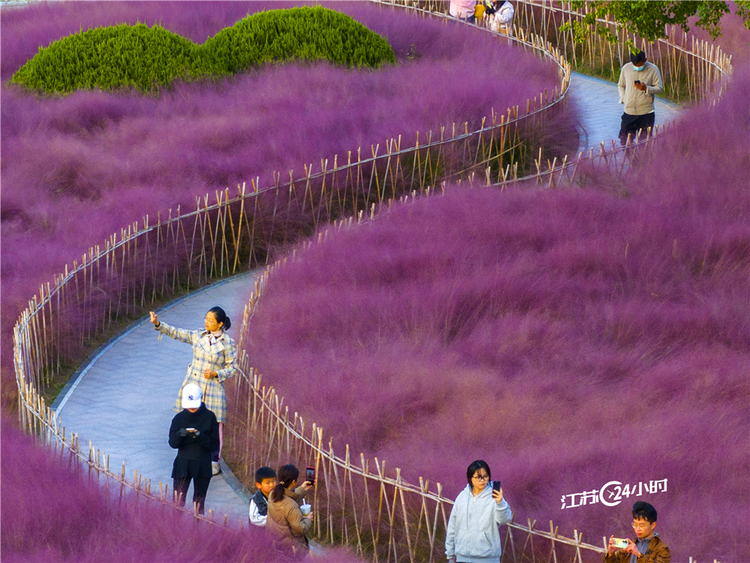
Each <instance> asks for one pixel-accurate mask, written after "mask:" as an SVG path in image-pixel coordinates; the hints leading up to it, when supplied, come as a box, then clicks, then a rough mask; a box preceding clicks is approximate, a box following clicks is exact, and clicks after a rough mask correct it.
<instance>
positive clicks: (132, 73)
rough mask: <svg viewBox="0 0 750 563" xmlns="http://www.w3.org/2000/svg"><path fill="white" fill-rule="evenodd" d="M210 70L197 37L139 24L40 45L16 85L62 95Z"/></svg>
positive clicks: (152, 86) (150, 84) (154, 84)
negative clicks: (191, 38)
mask: <svg viewBox="0 0 750 563" xmlns="http://www.w3.org/2000/svg"><path fill="white" fill-rule="evenodd" d="M207 72H208V68H206V66H205V63H204V61H203V59H202V58H201V57H200V56H199V54H198V50H197V47H196V45H195V44H194V43H193V42H192V41H190V40H188V39H185V38H183V37H180V36H179V35H177V34H175V33H172V32H171V31H167V30H166V29H164V28H162V27H160V26H158V25H155V26H154V27H151V28H149V27H148V26H146V25H144V24H141V23H139V24H136V25H132V26H131V25H126V24H122V25H116V26H112V27H99V28H95V29H89V30H88V31H84V32H79V33H75V34H73V35H70V36H68V37H65V38H64V39H61V40H59V41H55V42H54V43H52V44H50V46H49V47H47V48H44V47H40V48H39V52H37V54H36V55H35V56H34V58H32V59H31V60H30V61H28V62H27V63H26V64H25V65H23V66H22V67H21V68H20V69H18V71H17V72H16V73H15V74H14V75H13V78H12V79H11V83H16V84H22V85H24V86H26V87H27V88H33V89H35V90H45V91H47V92H56V93H60V94H66V93H69V92H73V91H74V90H78V89H87V88H102V89H105V90H109V89H113V88H118V87H122V86H125V87H129V86H132V87H135V88H138V89H139V90H142V91H144V92H148V91H155V90H158V88H159V87H160V86H162V85H168V84H171V83H172V81H173V80H174V79H175V78H183V79H189V78H196V77H198V76H202V75H204V74H207Z"/></svg>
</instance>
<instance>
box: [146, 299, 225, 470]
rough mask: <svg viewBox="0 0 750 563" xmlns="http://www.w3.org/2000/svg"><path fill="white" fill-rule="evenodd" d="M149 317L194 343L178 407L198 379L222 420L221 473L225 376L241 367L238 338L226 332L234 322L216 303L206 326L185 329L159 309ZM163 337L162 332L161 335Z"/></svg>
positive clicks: (205, 398) (205, 397) (215, 463)
mask: <svg viewBox="0 0 750 563" xmlns="http://www.w3.org/2000/svg"><path fill="white" fill-rule="evenodd" d="M149 316H150V318H149V320H150V321H151V322H152V323H153V324H154V328H155V329H156V330H158V331H159V332H160V333H162V334H166V335H167V336H169V337H170V338H174V339H175V340H179V341H180V342H186V343H188V344H191V345H192V346H193V361H192V362H190V365H189V366H188V369H187V375H185V381H183V382H182V387H180V391H179V392H178V393H177V402H176V403H175V410H176V411H178V412H179V411H181V410H182V404H181V397H182V390H183V389H184V388H185V385H187V384H188V383H195V384H196V385H197V386H198V387H200V389H201V391H202V393H203V402H204V403H205V404H206V408H207V409H208V410H210V411H212V412H213V413H214V414H215V415H216V420H217V421H218V422H219V447H218V450H217V451H215V452H214V453H213V456H212V461H211V466H212V473H213V474H214V475H216V474H218V473H219V471H220V469H219V460H220V459H221V448H222V446H223V445H224V421H225V420H226V418H227V396H226V393H225V392H224V380H225V379H228V378H230V377H232V376H233V375H234V373H235V372H236V371H237V348H236V346H235V343H234V340H233V339H232V338H231V337H230V336H228V335H227V334H226V332H225V331H226V330H227V329H228V328H229V327H230V326H232V322H231V321H230V320H229V317H227V314H226V313H225V312H224V309H222V308H221V307H213V308H212V309H210V310H209V311H208V312H207V313H206V316H205V318H204V319H203V323H204V326H205V330H185V329H183V328H176V327H173V326H171V325H168V324H167V323H163V322H160V321H159V319H158V317H157V316H156V313H154V312H153V311H150V312H149ZM159 338H160V339H161V334H160V335H159Z"/></svg>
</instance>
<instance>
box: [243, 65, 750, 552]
mask: <svg viewBox="0 0 750 563" xmlns="http://www.w3.org/2000/svg"><path fill="white" fill-rule="evenodd" d="M748 87H750V77H749V76H748V73H745V72H737V73H736V74H735V77H734V82H733V84H732V85H731V87H730V88H729V90H728V91H727V93H726V94H725V95H724V97H723V98H722V99H721V101H720V102H719V103H718V104H717V106H716V107H715V108H711V107H708V106H701V107H698V108H695V109H693V110H691V111H690V112H689V113H688V114H687V115H686V116H685V117H683V118H682V120H681V123H680V124H679V125H678V126H677V127H676V128H675V130H674V131H673V132H672V133H671V134H670V135H669V136H668V137H666V138H665V139H663V140H662V141H660V145H659V146H658V147H656V148H655V149H654V152H653V153H652V154H648V153H647V154H644V155H642V157H641V158H640V160H639V162H638V163H637V164H635V165H634V167H633V168H632V169H631V170H630V171H629V172H628V175H626V176H625V177H624V178H620V177H616V176H615V175H613V174H612V173H610V172H609V171H606V170H602V171H598V172H596V173H590V179H589V182H588V183H587V184H586V185H587V186H589V188H587V189H581V188H580V187H579V186H577V185H576V186H567V187H564V188H562V189H560V190H555V191H539V190H535V189H529V188H519V189H516V190H511V191H508V192H498V191H493V190H488V189H460V188H452V189H450V188H449V189H448V191H447V193H446V195H445V196H442V197H439V196H438V197H433V198H430V199H427V200H422V201H419V202H417V203H413V204H411V205H407V206H402V207H397V208H394V210H393V211H391V212H388V213H385V214H384V215H382V216H381V217H379V218H378V220H376V221H373V222H370V223H366V224H365V225H364V226H362V227H358V228H354V229H351V230H347V231H342V232H339V233H337V234H336V235H334V236H331V237H330V238H329V240H328V241H326V242H324V243H322V244H315V245H313V246H312V247H311V248H310V249H309V250H306V251H305V252H304V253H303V255H302V256H303V258H302V259H301V260H299V261H296V262H293V263H290V264H287V265H286V266H284V267H283V268H281V269H280V270H279V271H278V273H276V274H275V275H274V277H273V278H272V280H271V283H270V285H269V290H268V292H267V294H266V296H265V297H264V298H263V300H262V301H261V303H260V306H259V308H258V311H257V313H256V315H255V317H254V319H253V321H252V324H251V327H250V332H249V334H248V336H249V338H250V342H249V345H248V350H247V351H248V354H249V357H250V358H252V363H253V365H254V366H255V367H257V368H258V369H259V371H260V372H261V373H262V374H263V375H264V382H266V383H269V384H271V385H274V386H275V387H276V388H277V389H278V391H279V392H280V394H281V395H282V396H284V397H285V398H286V401H287V404H290V405H294V408H295V410H296V411H299V412H300V414H301V415H302V416H303V417H304V418H305V419H306V420H308V421H309V420H312V421H315V422H316V423H317V424H318V425H320V426H322V427H323V428H325V431H326V434H327V435H328V436H331V437H333V438H334V447H336V448H337V451H338V452H339V453H343V451H344V445H345V444H349V445H350V446H351V447H352V448H353V451H354V452H357V451H362V452H364V453H365V455H367V456H368V457H374V456H377V457H379V458H380V459H385V460H387V461H388V464H389V466H390V467H400V468H402V470H403V471H402V474H403V475H404V476H405V477H406V479H407V480H409V481H411V482H417V477H418V476H420V475H421V476H423V477H425V478H426V479H430V481H431V482H435V481H438V482H441V483H443V485H444V491H445V492H446V494H447V495H448V496H455V495H456V494H457V493H458V492H459V490H460V488H461V487H463V486H465V484H466V483H465V478H464V475H465V469H466V466H467V465H468V463H469V462H471V461H472V460H474V459H477V458H483V459H486V460H487V461H488V462H489V463H490V466H491V467H492V470H493V476H496V477H498V478H500V479H502V481H503V487H504V490H505V495H506V497H507V499H508V501H509V502H510V504H511V506H512V507H513V509H514V513H515V515H516V516H515V518H516V521H517V522H526V518H531V519H536V520H537V521H540V522H546V521H548V520H553V521H554V522H555V524H556V525H558V526H560V533H562V534H563V535H567V536H569V537H570V536H572V530H573V529H577V530H579V531H583V532H584V533H585V537H584V540H585V541H588V542H589V543H593V544H600V542H601V540H600V538H602V537H603V536H609V535H615V536H620V537H622V536H623V535H624V536H632V531H631V530H630V528H629V524H630V506H631V505H632V503H633V502H634V501H635V500H639V499H640V500H646V501H649V502H651V503H653V504H654V505H655V506H656V508H657V510H658V511H659V515H660V519H659V524H660V526H659V532H660V534H661V536H662V538H663V539H664V540H665V541H666V542H667V544H668V545H669V546H670V547H671V549H672V553H673V557H674V559H675V560H680V561H683V560H687V559H688V558H689V557H695V558H698V559H705V560H712V559H714V558H715V559H718V560H721V561H742V560H743V559H744V557H745V554H746V553H747V552H748V551H749V550H750V538H748V536H747V523H748V520H747V506H748V505H749V504H750V480H748V473H747V467H748V460H749V458H750V440H748V436H750V421H749V420H748V417H747V406H748V404H749V403H750V381H749V380H748V373H750V352H749V351H750V330H749V329H750V307H748V303H749V302H750V299H749V297H748V289H747V281H748V278H749V277H750V224H749V223H748V221H747V218H748V217H750V192H748V189H747V177H748V170H750V133H749V132H750V113H749V112H748V107H747V99H746V92H747V89H748ZM302 382H304V384H302ZM355 457H356V453H355ZM663 479H666V480H667V490H666V491H659V492H656V491H654V492H651V493H643V494H642V496H641V497H640V498H636V497H634V496H630V497H628V498H624V499H623V500H622V502H621V503H620V504H619V505H617V506H615V507H609V506H606V505H604V504H602V503H600V502H598V501H597V502H595V503H588V504H587V505H586V506H577V507H574V508H571V507H570V501H569V502H568V504H567V507H565V505H564V504H563V503H562V501H561V499H562V498H563V497H565V496H566V495H571V494H573V493H581V492H584V491H591V490H597V491H598V490H599V489H600V488H601V487H602V486H603V485H604V484H605V483H607V482H609V481H613V480H617V481H620V482H621V483H622V484H623V485H625V484H637V483H639V482H641V483H647V484H649V483H650V482H651V481H656V480H663ZM568 498H570V497H568ZM687 514H692V515H695V517H694V518H690V517H689V518H685V515H687Z"/></svg>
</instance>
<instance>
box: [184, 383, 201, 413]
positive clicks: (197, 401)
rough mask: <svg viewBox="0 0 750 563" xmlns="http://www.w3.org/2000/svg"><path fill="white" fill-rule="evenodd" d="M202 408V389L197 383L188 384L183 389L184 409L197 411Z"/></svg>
mask: <svg viewBox="0 0 750 563" xmlns="http://www.w3.org/2000/svg"><path fill="white" fill-rule="evenodd" d="M200 406H201V388H200V387H198V386H197V385H196V384H195V383H188V384H187V385H185V387H184V388H183V389H182V408H183V409H197V408H200Z"/></svg>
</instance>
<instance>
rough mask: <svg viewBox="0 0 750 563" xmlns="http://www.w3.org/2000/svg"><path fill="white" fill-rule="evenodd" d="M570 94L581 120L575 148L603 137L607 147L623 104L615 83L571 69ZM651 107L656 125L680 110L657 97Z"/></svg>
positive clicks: (581, 148) (583, 147) (586, 146)
mask: <svg viewBox="0 0 750 563" xmlns="http://www.w3.org/2000/svg"><path fill="white" fill-rule="evenodd" d="M570 96H571V98H572V100H573V101H574V102H575V103H576V105H577V106H578V112H579V116H580V120H581V121H580V123H579V130H578V133H579V142H578V145H579V147H578V150H579V151H587V150H588V149H589V147H594V148H595V149H598V148H599V146H600V143H601V142H602V141H605V142H606V143H605V146H606V148H610V147H611V143H610V142H609V141H611V140H612V139H615V140H616V139H617V133H618V132H619V131H620V116H621V115H622V108H623V106H622V105H621V104H619V103H618V100H619V99H620V94H619V92H618V91H617V84H614V83H613V82H607V81H606V80H601V79H599V78H593V77H591V76H585V75H583V74H578V73H573V77H572V79H571V81H570ZM654 108H655V109H654V111H655V113H656V124H657V125H663V124H665V123H668V122H669V121H672V120H673V119H675V118H676V117H677V115H678V113H679V112H680V107H679V106H677V105H675V104H673V103H672V102H668V101H665V100H662V99H660V98H656V102H655V103H654ZM618 145H619V141H618Z"/></svg>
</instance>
